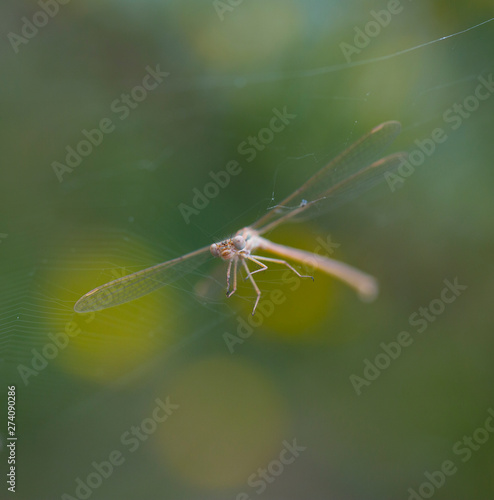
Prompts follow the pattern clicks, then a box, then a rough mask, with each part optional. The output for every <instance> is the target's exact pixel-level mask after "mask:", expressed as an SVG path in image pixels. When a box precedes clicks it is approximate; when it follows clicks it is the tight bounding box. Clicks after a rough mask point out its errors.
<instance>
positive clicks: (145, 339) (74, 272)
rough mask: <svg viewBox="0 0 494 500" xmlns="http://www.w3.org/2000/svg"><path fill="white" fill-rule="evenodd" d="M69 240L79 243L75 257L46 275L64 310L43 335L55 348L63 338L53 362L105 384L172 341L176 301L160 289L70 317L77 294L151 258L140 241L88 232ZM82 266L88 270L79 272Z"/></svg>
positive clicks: (125, 272) (48, 323) (53, 319)
mask: <svg viewBox="0 0 494 500" xmlns="http://www.w3.org/2000/svg"><path fill="white" fill-rule="evenodd" d="M115 236H116V237H115ZM67 237H70V235H68V236H67ZM73 239H74V241H77V243H80V246H78V248H77V250H78V251H77V255H73V256H71V260H70V262H71V263H70V264H68V265H66V266H65V267H64V269H63V271H62V272H61V271H52V272H51V274H50V275H49V277H48V279H49V281H50V282H53V283H57V285H58V297H57V300H58V301H60V302H65V303H66V304H67V309H68V310H67V311H66V313H65V314H64V315H63V320H61V315H59V316H58V317H54V318H51V319H50V318H48V319H47V329H48V331H50V332H52V335H54V336H55V337H57V339H59V342H60V343H61V344H62V343H63V342H64V339H68V343H67V345H66V346H64V348H63V349H61V350H60V354H59V355H58V356H57V357H56V359H55V360H54V362H56V363H57V364H58V365H59V366H60V367H62V368H63V370H64V371H66V372H69V373H72V374H73V375H77V376H79V377H81V378H84V379H88V380H92V381H94V382H99V383H105V382H108V381H112V380H115V379H117V378H119V377H121V376H123V375H125V374H128V373H129V372H131V371H132V370H134V369H135V368H137V367H138V366H139V365H140V364H142V363H145V362H146V361H147V360H148V359H150V358H151V357H152V356H154V355H155V352H156V349H157V347H158V346H161V347H162V346H163V345H164V344H165V345H166V343H168V342H169V341H170V340H171V339H172V335H171V332H173V331H175V328H174V316H173V300H176V299H175V297H174V296H173V294H172V292H171V291H167V290H163V291H161V292H158V293H153V294H150V295H148V296H146V297H144V298H142V299H139V300H138V301H135V302H130V303H128V304H123V305H120V306H117V307H113V308H109V309H105V310H102V311H97V312H94V313H85V314H77V313H74V312H73V311H72V308H73V305H74V303H75V301H76V300H77V299H78V298H79V296H80V295H82V294H84V293H86V292H88V291H89V290H91V289H92V288H95V287H96V286H99V285H101V284H103V283H105V282H109V281H111V280H113V279H116V278H119V277H121V276H124V275H127V274H130V273H131V272H133V271H136V270H137V269H138V268H139V266H136V262H143V261H147V262H152V261H153V257H151V256H150V250H149V249H148V248H146V247H145V246H144V245H143V244H142V243H141V242H138V241H136V240H135V239H132V240H131V239H130V238H126V237H124V238H122V236H121V235H111V234H105V233H102V232H97V231H94V232H88V234H85V235H80V234H79V235H77V236H74V237H73ZM123 250H125V252H123ZM120 251H121V253H124V254H125V255H126V257H125V259H122V258H121V257H120V255H119V254H120ZM115 254H117V255H119V257H118V259H117V258H116V257H115ZM64 257H66V256H64ZM154 258H156V257H154ZM92 263H94V264H92ZM117 266H118V267H117ZM86 267H89V269H88V270H85V271H84V270H83V271H81V268H82V269H84V268H86ZM144 267H145V266H144ZM102 269H104V270H102ZM76 291H77V292H76ZM156 325H159V329H157V326H156Z"/></svg>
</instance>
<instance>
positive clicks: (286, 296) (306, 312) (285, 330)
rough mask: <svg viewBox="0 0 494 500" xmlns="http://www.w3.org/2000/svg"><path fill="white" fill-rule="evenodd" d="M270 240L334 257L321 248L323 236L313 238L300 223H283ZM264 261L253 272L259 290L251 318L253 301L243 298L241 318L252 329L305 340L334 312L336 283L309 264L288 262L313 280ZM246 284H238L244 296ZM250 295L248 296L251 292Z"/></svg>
mask: <svg viewBox="0 0 494 500" xmlns="http://www.w3.org/2000/svg"><path fill="white" fill-rule="evenodd" d="M270 237H271V236H268V238H270ZM273 241H276V242H280V243H283V244H287V245H289V246H292V247H295V248H301V249H304V250H307V251H309V252H318V253H319V254H321V255H327V256H328V257H329V256H331V257H332V258H333V257H334V255H332V249H331V247H328V248H323V246H324V243H323V242H326V243H327V239H326V238H325V237H322V238H318V239H317V238H315V237H314V235H313V234H312V233H310V232H309V231H308V230H307V229H304V227H303V226H301V225H291V226H285V227H284V228H282V229H280V230H277V231H276V233H274V237H273ZM259 254H262V255H266V256H268V255H269V257H275V258H276V256H275V255H272V254H268V253H267V252H261V251H259ZM266 264H267V265H268V268H269V269H268V270H267V271H263V272H262V273H258V274H255V275H254V277H255V279H256V282H257V284H258V286H259V288H260V289H261V292H262V296H261V300H260V301H259V305H258V307H257V311H256V314H255V315H254V316H253V317H251V312H252V306H253V301H251V302H249V301H246V300H244V301H242V311H243V312H242V317H243V318H244V319H245V322H246V323H247V324H248V325H251V326H252V327H253V328H258V327H262V328H263V329H267V330H268V331H269V330H271V331H273V332H275V333H276V334H277V335H282V336H283V337H285V338H291V339H296V340H302V341H303V340H307V335H309V336H310V332H311V331H312V332H313V333H317V326H318V325H320V324H321V323H322V322H323V321H324V320H325V319H326V318H327V317H328V316H331V315H334V314H335V313H336V310H337V306H338V297H337V292H338V286H339V285H336V284H335V279H334V278H330V277H328V276H327V275H325V274H324V273H322V272H320V271H314V269H312V268H311V267H310V265H309V264H305V265H303V264H299V263H297V262H294V261H291V262H290V264H292V265H293V267H295V268H296V269H297V270H298V271H299V272H300V273H301V274H307V275H312V276H313V277H314V281H312V280H311V279H310V278H300V277H298V276H297V275H296V274H295V273H294V272H293V271H291V270H289V269H287V268H286V267H285V266H283V265H280V264H275V263H269V262H268V263H266ZM249 266H250V267H251V268H252V269H254V267H255V266H254V265H253V264H252V263H249ZM249 286H250V283H248V282H247V283H246V284H243V285H242V294H243V295H245V296H246V294H247V293H248V289H247V287H249ZM250 294H251V295H252V291H251V292H250Z"/></svg>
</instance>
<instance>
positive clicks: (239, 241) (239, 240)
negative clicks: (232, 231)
mask: <svg viewBox="0 0 494 500" xmlns="http://www.w3.org/2000/svg"><path fill="white" fill-rule="evenodd" d="M232 242H233V245H234V246H235V248H236V249H237V250H242V249H243V248H244V247H245V239H244V237H243V236H235V237H234V238H233V239H232Z"/></svg>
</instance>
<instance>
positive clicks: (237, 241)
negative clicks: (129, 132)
mask: <svg viewBox="0 0 494 500" xmlns="http://www.w3.org/2000/svg"><path fill="white" fill-rule="evenodd" d="M400 129H401V126H400V124H399V123H398V122H396V121H389V122H385V123H382V124H381V125H378V126H377V127H375V128H373V129H372V130H371V131H370V132H369V133H367V134H366V135H365V136H363V137H362V138H361V139H359V140H358V141H357V142H355V143H354V144H352V145H351V146H350V147H348V148H347V149H346V150H345V151H343V153H341V154H340V155H339V156H337V157H336V158H335V159H334V160H332V161H331V162H330V163H329V164H328V165H326V166H325V167H323V168H322V169H321V170H319V171H318V172H317V173H316V174H315V175H313V176H312V177H311V178H310V179H309V180H307V181H306V182H305V183H304V184H303V185H302V186H301V187H299V188H298V189H297V190H296V191H294V192H293V193H292V194H291V195H290V196H288V197H287V198H285V199H284V200H283V201H282V202H281V203H280V204H278V205H277V206H276V207H274V208H272V209H271V210H269V211H267V212H266V214H264V215H263V216H262V217H261V218H260V219H259V220H257V221H256V222H254V223H253V224H252V225H250V226H248V227H244V228H243V229H240V230H239V231H237V233H236V234H235V236H233V237H232V238H228V239H226V240H224V241H220V242H218V243H213V244H212V245H208V246H205V247H203V248H200V249H199V250H196V251H194V252H191V253H188V254H185V255H182V256H181V257H178V258H176V259H172V260H169V261H166V262H163V263H162V264H157V265H155V266H152V267H150V268H148V269H144V270H142V271H137V272H136V273H133V274H130V275H128V276H124V277H122V278H118V279H116V280H113V281H110V282H109V283H106V284H105V285H101V286H99V287H97V288H95V289H94V290H91V291H90V292H88V293H86V294H85V295H83V296H82V297H81V298H80V299H79V300H78V301H77V303H76V304H75V306H74V310H75V311H76V312H78V313H84V312H89V311H98V310H100V309H105V308H107V307H113V306H117V305H120V304H123V303H125V302H129V301H131V300H134V299H137V298H139V297H142V296H143V295H146V294H148V293H150V292H152V291H154V290H156V289H158V288H161V287H162V286H165V285H168V284H170V283H172V282H174V281H175V280H177V279H178V278H180V277H181V276H183V275H184V274H186V273H189V272H192V271H193V270H194V269H196V268H197V267H198V266H199V265H200V264H202V263H203V262H204V261H206V260H207V258H208V256H209V255H210V254H212V255H213V256H214V257H220V258H221V259H222V260H224V261H226V262H228V266H227V271H226V284H227V289H226V294H227V297H231V296H232V295H233V294H234V293H235V292H236V290H237V274H238V267H239V263H240V265H241V266H242V267H243V268H244V270H245V272H246V273H247V276H246V279H247V278H248V279H249V280H250V282H251V283H252V286H253V287H254V290H255V292H256V299H255V303H254V308H253V310H252V314H254V313H255V310H256V307H257V304H258V303H259V299H260V298H261V291H260V289H259V287H258V286H257V284H256V282H255V280H254V276H253V275H254V274H256V273H259V272H262V271H265V270H266V269H267V268H268V266H267V265H266V263H272V264H280V265H283V266H286V267H287V268H288V269H290V270H291V271H293V272H294V273H295V274H296V275H298V276H299V277H301V278H312V276H304V275H302V274H300V273H299V272H298V271H297V270H296V269H295V268H294V267H293V266H292V265H291V264H290V263H289V262H288V261H287V260H285V259H288V260H291V261H295V262H299V263H304V262H311V265H312V266H313V267H314V268H315V269H316V270H320V271H323V272H325V273H327V274H329V275H331V276H334V277H335V278H338V279H339V280H341V281H343V282H344V283H346V284H347V285H349V286H350V287H352V288H354V289H355V290H356V291H357V292H358V294H359V296H360V297H361V298H362V299H363V300H367V301H370V300H373V299H374V298H375V297H376V296H377V293H378V285H377V281H376V279H375V278H373V277H372V276H370V275H368V274H366V273H364V272H362V271H359V270H358V269H355V268H353V267H351V266H349V265H347V264H344V263H343V262H340V261H337V260H334V259H330V258H329V257H325V256H321V255H317V254H315V253H311V252H307V251H305V250H300V249H297V248H291V247H288V246H285V245H280V244H277V243H273V242H272V241H269V240H268V239H266V238H263V236H262V235H263V234H265V233H267V232H268V231H271V230H272V229H274V228H275V227H277V226H279V225H280V224H282V223H284V222H288V221H295V220H300V219H301V218H305V217H306V216H309V215H313V213H314V212H315V211H323V210H324V209H327V208H328V207H332V206H334V205H335V204H337V203H338V202H340V201H342V200H343V199H348V197H349V196H350V197H352V196H355V195H356V194H357V193H359V192H361V191H362V190H364V189H367V188H369V187H370V186H372V185H374V184H375V183H377V182H379V181H380V180H382V179H383V178H384V174H385V173H386V172H389V171H392V170H394V169H396V168H397V167H398V166H399V165H400V163H401V162H402V161H403V159H404V157H405V153H395V154H391V155H389V156H386V157H384V158H380V155H381V153H382V151H383V150H384V148H386V146H388V145H389V144H390V143H391V141H393V140H394V139H395V137H396V136H397V135H398V133H399V132H400ZM378 158H380V159H378ZM258 250H264V251H265V252H268V253H271V254H273V255H275V256H277V257H280V258H274V257H265V256H261V255H257V253H254V252H257V251H258ZM248 262H250V263H253V264H255V265H256V266H258V267H257V268H256V269H255V270H253V271H251V270H250V269H249V266H248V265H247V263H248ZM232 268H233V269H232ZM232 270H233V272H232ZM312 279H314V278H312Z"/></svg>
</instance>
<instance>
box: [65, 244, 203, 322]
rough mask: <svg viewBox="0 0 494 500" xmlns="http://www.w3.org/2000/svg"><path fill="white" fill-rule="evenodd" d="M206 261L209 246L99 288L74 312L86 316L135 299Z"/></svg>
mask: <svg viewBox="0 0 494 500" xmlns="http://www.w3.org/2000/svg"><path fill="white" fill-rule="evenodd" d="M209 257H211V255H210V253H209V246H207V247H203V248H200V249H199V250H195V251H194V252H190V253H188V254H185V255H182V257H177V258H176V259H172V260H168V261H167V262H163V263H161V264H156V265H155V266H152V267H148V268H147V269H143V270H142V271H137V272H136V273H133V274H129V275H128V276H123V277H122V278H118V279H116V280H113V281H110V282H109V283H106V284H105V285H101V286H99V287H97V288H95V289H94V290H91V291H90V292H88V293H86V294H85V295H83V296H82V297H81V298H80V299H79V300H78V301H77V302H76V304H75V305H74V311H75V312H78V313H85V312H91V311H99V310H101V309H106V308H108V307H113V306H118V305H120V304H123V303H124V302H129V301H131V300H134V299H138V298H139V297H142V296H143V295H146V294H148V293H151V292H153V291H154V290H157V289H158V288H161V287H162V286H165V285H168V284H170V283H173V282H174V281H176V280H177V279H179V278H180V277H182V276H184V275H185V274H187V273H190V272H192V271H193V270H194V269H196V268H197V267H198V266H200V265H201V264H202V263H203V262H205V261H206V260H207V259H208V258H209Z"/></svg>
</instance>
